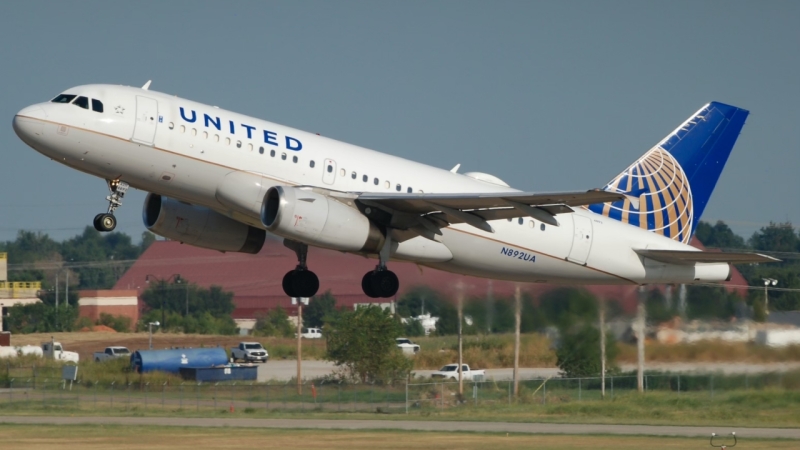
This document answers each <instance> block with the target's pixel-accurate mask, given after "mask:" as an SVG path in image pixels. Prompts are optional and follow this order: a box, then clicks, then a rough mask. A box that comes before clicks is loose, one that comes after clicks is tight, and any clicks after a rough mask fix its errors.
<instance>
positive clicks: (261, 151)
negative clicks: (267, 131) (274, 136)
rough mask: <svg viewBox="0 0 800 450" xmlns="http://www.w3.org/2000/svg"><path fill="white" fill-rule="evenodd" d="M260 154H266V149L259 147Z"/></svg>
mask: <svg viewBox="0 0 800 450" xmlns="http://www.w3.org/2000/svg"><path fill="white" fill-rule="evenodd" d="M258 153H260V154H262V155H263V154H264V147H258Z"/></svg>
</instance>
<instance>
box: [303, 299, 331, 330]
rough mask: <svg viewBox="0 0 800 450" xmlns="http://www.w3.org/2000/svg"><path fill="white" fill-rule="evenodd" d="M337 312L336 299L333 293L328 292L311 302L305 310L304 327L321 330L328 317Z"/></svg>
mask: <svg viewBox="0 0 800 450" xmlns="http://www.w3.org/2000/svg"><path fill="white" fill-rule="evenodd" d="M335 312H336V298H335V297H334V296H333V295H332V294H331V291H326V292H325V293H324V294H322V295H320V296H314V297H312V298H311V300H309V302H308V306H307V307H305V308H303V326H304V327H306V328H311V327H313V328H321V327H322V325H323V324H324V323H325V321H326V320H327V319H326V318H328V316H330V315H332V314H334V313H335Z"/></svg>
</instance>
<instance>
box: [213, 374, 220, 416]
mask: <svg viewBox="0 0 800 450" xmlns="http://www.w3.org/2000/svg"><path fill="white" fill-rule="evenodd" d="M217 386H219V381H217V382H216V383H214V414H216V413H217Z"/></svg>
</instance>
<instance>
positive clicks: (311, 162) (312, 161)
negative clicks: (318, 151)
mask: <svg viewBox="0 0 800 450" xmlns="http://www.w3.org/2000/svg"><path fill="white" fill-rule="evenodd" d="M315 165H316V163H315V162H314V160H313V159H312V160H311V161H310V162H309V163H308V167H311V168H312V169H313V168H314V166H315Z"/></svg>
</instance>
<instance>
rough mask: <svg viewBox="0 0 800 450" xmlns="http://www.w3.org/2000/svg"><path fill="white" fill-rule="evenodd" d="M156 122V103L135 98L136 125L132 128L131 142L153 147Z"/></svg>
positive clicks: (147, 98) (139, 96)
mask: <svg viewBox="0 0 800 450" xmlns="http://www.w3.org/2000/svg"><path fill="white" fill-rule="evenodd" d="M156 120H158V102H157V101H156V100H154V99H152V98H149V97H142V96H141V95H137V96H136V124H135V125H134V128H133V137H132V138H131V140H132V141H134V142H138V143H140V144H145V145H153V139H155V136H156Z"/></svg>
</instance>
